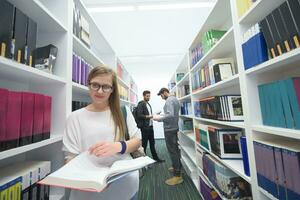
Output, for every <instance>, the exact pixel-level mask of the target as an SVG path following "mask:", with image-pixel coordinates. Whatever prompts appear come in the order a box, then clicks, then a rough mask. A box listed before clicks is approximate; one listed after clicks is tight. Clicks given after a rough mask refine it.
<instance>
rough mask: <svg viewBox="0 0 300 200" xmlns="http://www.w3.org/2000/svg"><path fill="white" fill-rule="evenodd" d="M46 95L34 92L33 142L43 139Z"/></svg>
mask: <svg viewBox="0 0 300 200" xmlns="http://www.w3.org/2000/svg"><path fill="white" fill-rule="evenodd" d="M43 124H44V95H42V94H34V111H33V133H32V142H33V143H34V142H39V141H41V140H43Z"/></svg>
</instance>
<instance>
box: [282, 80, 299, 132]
mask: <svg viewBox="0 0 300 200" xmlns="http://www.w3.org/2000/svg"><path fill="white" fill-rule="evenodd" d="M294 80H295V82H294ZM297 80H298V81H299V78H290V79H287V80H285V81H284V83H285V88H286V90H287V93H288V98H289V103H290V107H291V109H292V114H293V117H294V126H295V129H300V108H299V103H300V102H298V99H297V95H299V93H300V91H299V90H295V89H296V88H295V84H297V82H298V81H297Z"/></svg>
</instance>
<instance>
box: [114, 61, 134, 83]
mask: <svg viewBox="0 0 300 200" xmlns="http://www.w3.org/2000/svg"><path fill="white" fill-rule="evenodd" d="M117 75H118V77H119V78H120V79H122V80H123V81H124V82H125V83H126V84H129V83H130V82H131V79H130V75H129V73H128V72H127V71H126V69H125V67H124V66H123V65H122V63H121V61H120V60H117Z"/></svg>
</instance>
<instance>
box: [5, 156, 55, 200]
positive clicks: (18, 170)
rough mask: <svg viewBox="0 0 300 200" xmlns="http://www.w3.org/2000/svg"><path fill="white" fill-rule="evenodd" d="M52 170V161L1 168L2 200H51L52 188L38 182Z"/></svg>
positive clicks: (30, 162) (29, 162)
mask: <svg viewBox="0 0 300 200" xmlns="http://www.w3.org/2000/svg"><path fill="white" fill-rule="evenodd" d="M50 170H51V163H50V161H26V162H21V163H17V164H14V165H9V166H6V167H3V168H1V170H0V199H1V200H19V199H22V200H49V193H50V187H49V186H46V185H39V184H37V182H38V181H40V180H41V179H43V178H44V177H46V176H47V175H48V174H49V173H50Z"/></svg>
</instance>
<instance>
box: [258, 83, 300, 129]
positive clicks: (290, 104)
mask: <svg viewBox="0 0 300 200" xmlns="http://www.w3.org/2000/svg"><path fill="white" fill-rule="evenodd" d="M258 93H259V101H260V108H261V115H262V123H263V124H264V125H269V126H276V127H283V128H291V129H300V109H299V105H300V78H299V77H297V78H289V79H286V80H279V81H274V82H271V83H266V84H262V85H259V86H258Z"/></svg>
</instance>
